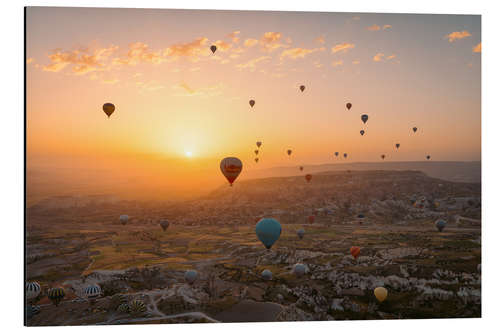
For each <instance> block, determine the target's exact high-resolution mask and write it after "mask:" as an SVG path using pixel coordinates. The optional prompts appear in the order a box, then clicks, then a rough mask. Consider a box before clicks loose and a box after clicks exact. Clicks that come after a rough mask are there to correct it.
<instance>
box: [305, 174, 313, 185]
mask: <svg viewBox="0 0 500 333" xmlns="http://www.w3.org/2000/svg"><path fill="white" fill-rule="evenodd" d="M305 177H306V180H307V182H308V183H309V182H310V181H311V179H312V177H313V176H312V175H311V174H309V173H308V174H307V175H305Z"/></svg>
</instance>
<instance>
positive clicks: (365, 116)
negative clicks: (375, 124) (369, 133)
mask: <svg viewBox="0 0 500 333" xmlns="http://www.w3.org/2000/svg"><path fill="white" fill-rule="evenodd" d="M361 121H362V122H363V123H364V124H366V122H367V121H368V115H367V114H364V115H362V116H361Z"/></svg>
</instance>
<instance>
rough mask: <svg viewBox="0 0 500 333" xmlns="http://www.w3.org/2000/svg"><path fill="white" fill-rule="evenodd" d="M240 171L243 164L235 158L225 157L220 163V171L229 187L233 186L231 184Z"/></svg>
mask: <svg viewBox="0 0 500 333" xmlns="http://www.w3.org/2000/svg"><path fill="white" fill-rule="evenodd" d="M241 169H243V164H242V163H241V161H240V159H239V158H237V157H226V158H224V159H223V160H222V161H220V170H221V171H222V174H223V175H224V176H225V177H226V179H227V180H228V182H229V184H230V185H231V186H233V182H234V181H235V180H236V178H238V175H239V174H240V172H241Z"/></svg>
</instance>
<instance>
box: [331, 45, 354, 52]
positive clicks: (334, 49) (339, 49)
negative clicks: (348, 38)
mask: <svg viewBox="0 0 500 333" xmlns="http://www.w3.org/2000/svg"><path fill="white" fill-rule="evenodd" d="M353 48H354V44H350V43H342V44H337V45H335V46H334V47H332V53H337V52H347V51H349V49H353Z"/></svg>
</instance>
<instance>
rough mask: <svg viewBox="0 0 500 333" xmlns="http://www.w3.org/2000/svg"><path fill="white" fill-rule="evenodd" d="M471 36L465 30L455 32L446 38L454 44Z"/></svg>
mask: <svg viewBox="0 0 500 333" xmlns="http://www.w3.org/2000/svg"><path fill="white" fill-rule="evenodd" d="M469 36H471V34H470V32H468V31H467V30H463V31H454V32H452V33H449V34H448V35H446V36H444V37H445V38H448V42H450V43H452V42H454V41H456V40H459V39H463V38H466V37H469Z"/></svg>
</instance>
